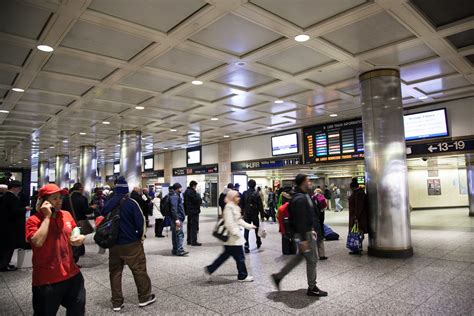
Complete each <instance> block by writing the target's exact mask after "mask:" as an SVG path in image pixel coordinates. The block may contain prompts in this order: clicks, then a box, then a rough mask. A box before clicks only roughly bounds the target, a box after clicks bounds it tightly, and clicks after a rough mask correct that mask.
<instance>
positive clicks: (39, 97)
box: [21, 91, 74, 105]
mask: <svg viewBox="0 0 474 316" xmlns="http://www.w3.org/2000/svg"><path fill="white" fill-rule="evenodd" d="M21 100H24V101H35V102H40V103H50V104H54V105H68V104H69V103H71V102H72V101H74V99H73V98H71V97H68V96H63V95H58V94H51V93H44V92H40V91H25V92H24V93H23V95H22V97H21Z"/></svg>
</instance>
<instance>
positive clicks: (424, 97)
mask: <svg viewBox="0 0 474 316" xmlns="http://www.w3.org/2000/svg"><path fill="white" fill-rule="evenodd" d="M426 99H428V97H427V96H426V95H424V96H422V97H419V98H418V100H426Z"/></svg>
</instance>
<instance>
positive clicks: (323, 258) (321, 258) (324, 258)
mask: <svg viewBox="0 0 474 316" xmlns="http://www.w3.org/2000/svg"><path fill="white" fill-rule="evenodd" d="M319 260H328V257H324V256H323V257H319Z"/></svg>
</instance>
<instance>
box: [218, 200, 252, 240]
mask: <svg viewBox="0 0 474 316" xmlns="http://www.w3.org/2000/svg"><path fill="white" fill-rule="evenodd" d="M224 226H225V228H227V231H228V233H229V239H228V240H227V241H226V242H225V243H224V245H225V246H242V245H243V244H245V239H244V238H243V237H242V234H241V233H240V227H243V228H246V229H252V228H253V225H251V224H249V223H247V222H245V221H244V220H243V219H242V212H241V210H240V207H239V206H238V205H236V204H235V203H234V202H229V203H227V204H226V206H225V208H224Z"/></svg>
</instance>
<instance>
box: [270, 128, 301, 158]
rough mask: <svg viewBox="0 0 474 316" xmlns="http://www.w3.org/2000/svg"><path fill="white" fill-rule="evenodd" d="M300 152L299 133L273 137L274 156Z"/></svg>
mask: <svg viewBox="0 0 474 316" xmlns="http://www.w3.org/2000/svg"><path fill="white" fill-rule="evenodd" d="M298 150H299V148H298V134H297V133H292V134H286V135H280V136H273V137H272V156H283V155H291V154H297V153H298Z"/></svg>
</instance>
